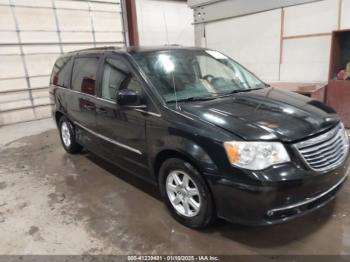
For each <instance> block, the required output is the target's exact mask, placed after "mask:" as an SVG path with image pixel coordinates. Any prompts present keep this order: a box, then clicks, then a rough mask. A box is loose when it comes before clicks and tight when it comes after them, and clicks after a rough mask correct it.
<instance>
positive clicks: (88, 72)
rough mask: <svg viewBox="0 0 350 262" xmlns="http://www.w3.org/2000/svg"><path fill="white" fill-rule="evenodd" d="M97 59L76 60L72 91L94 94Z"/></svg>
mask: <svg viewBox="0 0 350 262" xmlns="http://www.w3.org/2000/svg"><path fill="white" fill-rule="evenodd" d="M98 60H99V58H97V57H96V58H95V57H89V58H76V59H75V61H74V67H73V76H72V89H73V90H75V91H80V92H83V93H85V94H89V95H95V94H96V75H97V69H98Z"/></svg>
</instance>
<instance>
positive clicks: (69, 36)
mask: <svg viewBox="0 0 350 262" xmlns="http://www.w3.org/2000/svg"><path fill="white" fill-rule="evenodd" d="M61 39H62V42H93V37H92V31H91V32H61ZM122 41H123V40H122Z"/></svg>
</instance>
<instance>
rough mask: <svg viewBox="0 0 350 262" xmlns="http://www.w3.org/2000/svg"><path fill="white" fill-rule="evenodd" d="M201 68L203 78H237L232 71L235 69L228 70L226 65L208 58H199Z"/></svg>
mask: <svg viewBox="0 0 350 262" xmlns="http://www.w3.org/2000/svg"><path fill="white" fill-rule="evenodd" d="M198 63H199V67H200V69H201V72H202V76H212V77H215V78H219V77H220V78H229V79H232V78H236V75H235V74H234V72H233V71H232V70H235V68H228V67H227V66H226V65H225V66H222V65H223V64H222V63H220V62H218V61H216V60H215V59H212V58H208V57H207V56H199V57H198Z"/></svg>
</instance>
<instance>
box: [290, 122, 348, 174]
mask: <svg viewBox="0 0 350 262" xmlns="http://www.w3.org/2000/svg"><path fill="white" fill-rule="evenodd" d="M295 147H296V148H297V150H298V151H299V153H300V155H301V156H302V158H303V159H304V161H305V162H306V164H307V165H308V166H309V167H310V168H311V169H313V170H316V171H326V170H329V169H332V168H335V167H337V166H339V165H340V164H341V163H342V162H343V161H344V160H345V159H346V157H347V155H348V152H349V139H348V135H347V133H346V130H345V129H344V127H343V125H342V124H339V125H338V126H336V127H335V128H333V129H332V130H330V131H328V132H326V133H324V134H322V135H320V136H317V137H315V138H311V139H308V140H305V141H302V142H299V143H297V144H295Z"/></svg>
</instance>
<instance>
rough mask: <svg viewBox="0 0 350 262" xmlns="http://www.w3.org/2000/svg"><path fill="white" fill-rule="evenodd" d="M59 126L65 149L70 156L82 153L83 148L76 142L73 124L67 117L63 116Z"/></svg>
mask: <svg viewBox="0 0 350 262" xmlns="http://www.w3.org/2000/svg"><path fill="white" fill-rule="evenodd" d="M58 126H59V133H60V138H61V143H62V146H63V148H64V149H65V150H66V151H67V152H68V153H70V154H77V153H80V152H81V150H82V149H83V147H82V146H81V145H79V144H78V143H77V141H76V138H75V128H74V126H73V124H72V123H71V122H70V121H69V120H68V119H67V118H66V117H64V116H62V117H61V118H60V120H59V124H58Z"/></svg>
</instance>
